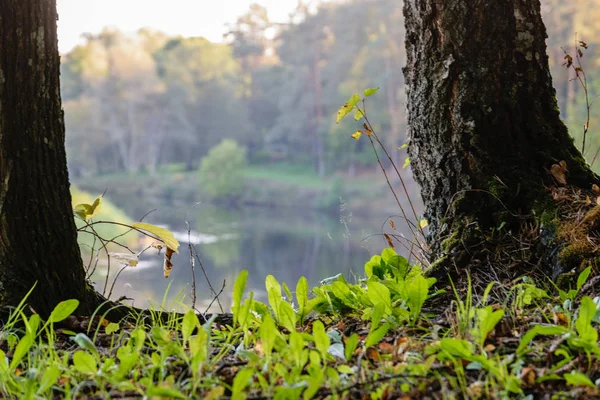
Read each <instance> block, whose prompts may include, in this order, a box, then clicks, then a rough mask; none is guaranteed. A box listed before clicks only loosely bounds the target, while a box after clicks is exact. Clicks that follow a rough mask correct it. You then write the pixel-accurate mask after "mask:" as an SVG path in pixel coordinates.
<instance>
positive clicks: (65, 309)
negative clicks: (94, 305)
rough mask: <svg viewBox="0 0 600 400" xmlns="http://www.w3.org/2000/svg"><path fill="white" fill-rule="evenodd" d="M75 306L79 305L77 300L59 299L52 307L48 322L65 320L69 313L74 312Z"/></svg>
mask: <svg viewBox="0 0 600 400" xmlns="http://www.w3.org/2000/svg"><path fill="white" fill-rule="evenodd" d="M77 307H79V300H75V299H71V300H65V301H61V302H60V303H58V304H57V305H56V307H54V310H52V313H50V317H49V318H48V323H56V322H60V321H63V320H65V319H66V318H67V317H68V316H69V315H71V314H73V312H75V310H76V309H77Z"/></svg>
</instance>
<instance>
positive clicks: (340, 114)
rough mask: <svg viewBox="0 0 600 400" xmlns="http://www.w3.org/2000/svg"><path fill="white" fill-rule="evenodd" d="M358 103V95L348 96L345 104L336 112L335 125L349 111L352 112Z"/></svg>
mask: <svg viewBox="0 0 600 400" xmlns="http://www.w3.org/2000/svg"><path fill="white" fill-rule="evenodd" d="M359 101H360V95H358V94H353V95H352V96H350V98H349V99H348V101H347V102H346V104H344V105H343V106H341V107H340V109H339V110H338V112H337V117H336V119H335V123H336V124H338V123H339V122H340V121H341V120H342V118H344V117H345V116H346V115H348V114H349V113H350V111H352V110H353V109H354V106H356V105H357V104H358V102H359Z"/></svg>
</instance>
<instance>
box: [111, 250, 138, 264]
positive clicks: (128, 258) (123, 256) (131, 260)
mask: <svg viewBox="0 0 600 400" xmlns="http://www.w3.org/2000/svg"><path fill="white" fill-rule="evenodd" d="M108 255H109V256H111V257H112V258H113V259H115V260H117V261H118V262H120V263H121V264H124V265H128V266H130V267H135V266H137V265H138V263H139V262H140V259H139V258H138V256H137V254H130V253H108Z"/></svg>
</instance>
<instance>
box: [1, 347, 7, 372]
mask: <svg viewBox="0 0 600 400" xmlns="http://www.w3.org/2000/svg"><path fill="white" fill-rule="evenodd" d="M0 371H2V372H4V373H5V374H8V359H7V358H6V353H5V352H4V351H2V350H0Z"/></svg>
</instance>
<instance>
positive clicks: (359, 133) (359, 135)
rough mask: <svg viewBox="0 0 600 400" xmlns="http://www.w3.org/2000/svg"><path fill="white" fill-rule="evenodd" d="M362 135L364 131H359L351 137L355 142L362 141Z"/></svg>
mask: <svg viewBox="0 0 600 400" xmlns="http://www.w3.org/2000/svg"><path fill="white" fill-rule="evenodd" d="M362 134H363V133H362V131H361V130H360V129H359V130H357V131H356V132H354V133H353V134H352V135H350V137H351V138H352V139H354V140H358V139H360V137H361V136H362Z"/></svg>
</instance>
